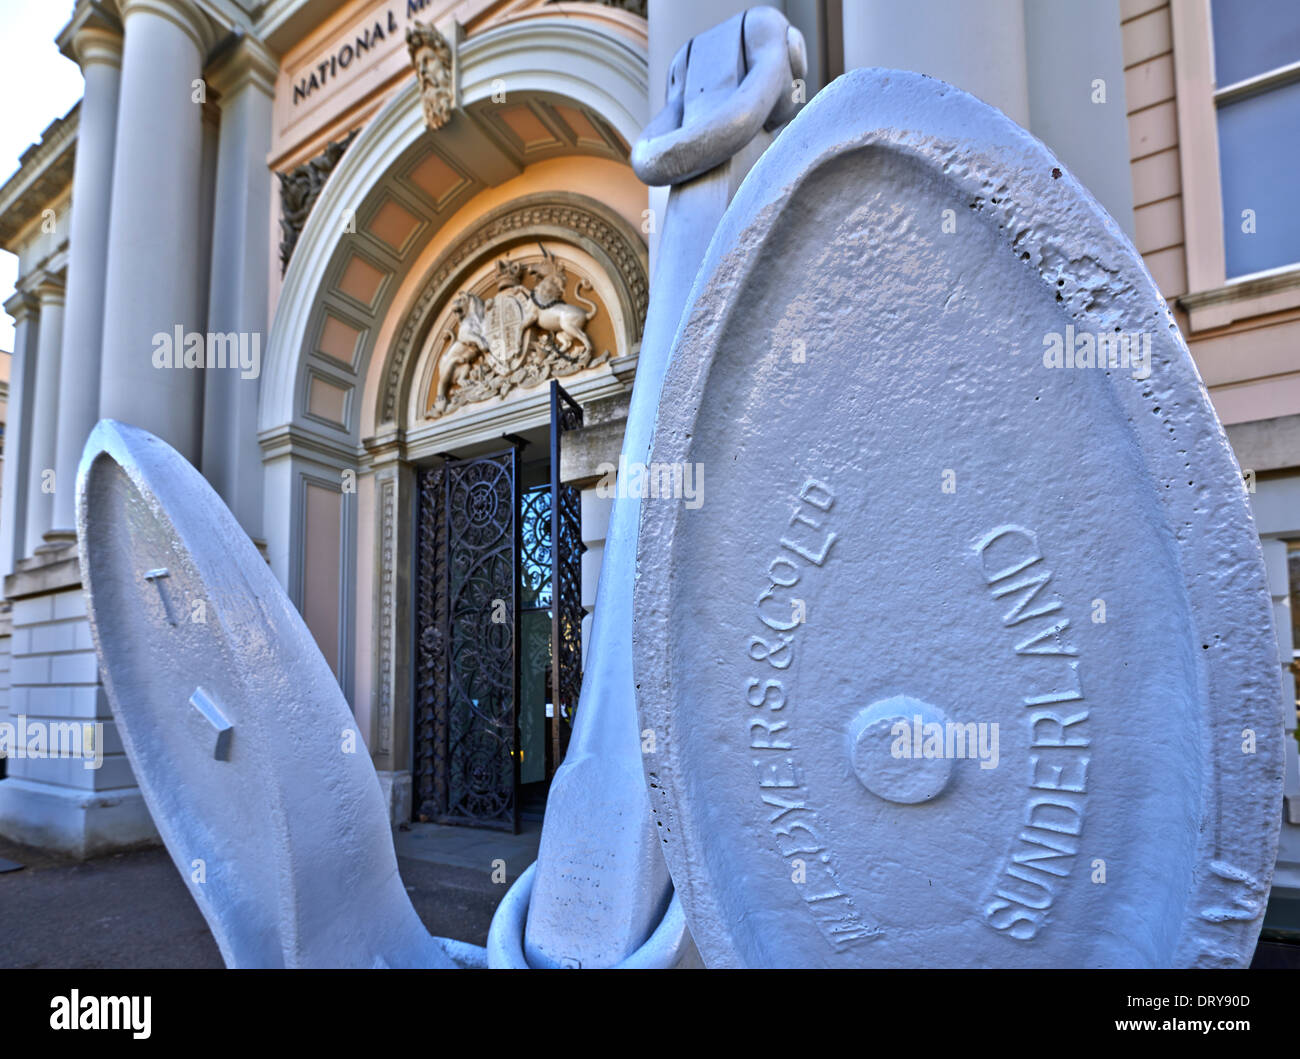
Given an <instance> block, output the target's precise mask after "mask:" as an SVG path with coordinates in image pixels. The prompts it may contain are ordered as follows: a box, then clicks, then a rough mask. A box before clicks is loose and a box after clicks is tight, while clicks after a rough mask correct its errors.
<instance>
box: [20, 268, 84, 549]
mask: <svg viewBox="0 0 1300 1059" xmlns="http://www.w3.org/2000/svg"><path fill="white" fill-rule="evenodd" d="M36 296H37V297H38V298H39V299H40V302H41V329H40V334H39V335H38V336H37V339H36V380H35V381H36V391H35V393H34V395H33V397H32V423H31V428H30V429H29V430H28V431H27V436H28V437H29V438H30V442H31V454H30V456H29V462H28V467H27V536H26V539H25V541H24V548H23V554H24V555H31V553H32V552H34V551H35V550H36V549H37V548H39V547H40V546H41V545H42V544H44V543H45V531H46V530H48V529H49V528H50V520H51V519H52V518H53V517H54V492H53V491H52V490H59V489H74V488H75V485H76V482H75V479H69V480H67V481H63V480H62V479H60V478H58V476H57V475H55V474H54V471H55V458H56V455H57V451H58V423H59V366H60V364H59V362H60V358H61V357H62V356H63V297H64V294H63V281H62V279H57V278H55V277H52V276H51V277H49V278H47V279H45V280H43V281H42V282H41V283H40V284H39V285H38V286H37V288H36Z"/></svg>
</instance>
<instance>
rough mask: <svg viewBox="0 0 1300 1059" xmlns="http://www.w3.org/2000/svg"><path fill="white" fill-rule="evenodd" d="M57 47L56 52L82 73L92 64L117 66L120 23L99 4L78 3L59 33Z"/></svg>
mask: <svg viewBox="0 0 1300 1059" xmlns="http://www.w3.org/2000/svg"><path fill="white" fill-rule="evenodd" d="M114 41H116V43H114ZM58 45H59V51H60V52H61V53H62V54H63V55H65V56H67V57H68V58H69V59H71V60H72V61H73V62H74V63H76V64H77V65H78V66H80V67H81V68H82V69H85V67H86V66H87V65H89V64H90V63H93V62H106V63H109V64H111V65H113V66H120V65H121V64H122V22H121V20H120V19H119V18H118V17H117V15H116V13H115V12H113V11H112V10H110V9H109V8H108V7H107V6H106V5H105V4H103V3H100V2H99V0H78V3H77V6H76V9H75V10H74V11H73V12H72V18H71V19H69V20H68V24H67V25H66V26H64V27H63V29H62V30H60V31H59V36H58Z"/></svg>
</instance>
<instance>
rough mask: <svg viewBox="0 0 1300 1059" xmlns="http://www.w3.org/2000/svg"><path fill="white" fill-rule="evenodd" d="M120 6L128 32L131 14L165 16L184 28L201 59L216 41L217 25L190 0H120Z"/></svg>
mask: <svg viewBox="0 0 1300 1059" xmlns="http://www.w3.org/2000/svg"><path fill="white" fill-rule="evenodd" d="M121 7H122V24H123V25H124V26H126V27H127V32H128V33H129V32H130V21H131V18H132V16H133V15H137V14H151V15H157V16H158V17H159V18H165V19H167V21H169V22H171V23H172V24H173V25H175V26H177V27H179V28H180V29H182V30H184V31H185V33H186V34H187V35H188V36H189V38H190V39H191V40H192V41H194V45H195V47H197V48H198V49H199V56H200V58H202V59H206V58H207V55H208V52H210V51H211V50H212V48H213V46H214V45H215V44H216V43H217V38H218V30H217V27H216V26H215V25H214V24H213V22H212V20H211V19H209V18H208V16H207V15H205V14H204V13H203V12H202V11H200V10H199V9H198V7H196V6H195V5H194V4H192V3H191V2H190V0H121Z"/></svg>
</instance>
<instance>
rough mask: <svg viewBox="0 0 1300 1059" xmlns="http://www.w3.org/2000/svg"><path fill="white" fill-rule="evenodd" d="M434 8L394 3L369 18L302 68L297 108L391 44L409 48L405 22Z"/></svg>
mask: <svg viewBox="0 0 1300 1059" xmlns="http://www.w3.org/2000/svg"><path fill="white" fill-rule="evenodd" d="M430 6H432V0H406V3H405V4H390V5H389V6H388V7H386V8H383V9H381V10H380V11H378V12H376V13H375V14H374V15H372V16H369V17H368V18H367V19H366V21H365V22H364V23H361V24H360V25H358V26H357V27H356V28H355V29H354V30H352V31H350V32H349V33H348V35H347V36H346V37H345V38H344V39H343V40H342V41H341V42H339V43H336V44H335V45H333V46H332V47H331V48H330V49H329V50H328V51H327V52H326V53H324V54H323V55H320V56H319V57H318V58H317V59H316V60H314V61H313V62H311V63H309V64H307V65H306V66H304V67H303V68H302V72H301V73H300V74H298V76H297V77H296V78H295V80H294V82H293V105H294V106H297V105H298V104H300V103H301V102H303V101H304V100H305V99H307V98H309V97H310V96H312V95H313V94H315V93H316V92H318V91H320V90H321V89H323V88H324V87H325V86H326V85H328V84H331V83H333V82H335V81H337V80H340V79H341V78H343V77H345V76H347V75H350V74H351V73H354V72H355V71H356V70H358V69H360V68H361V67H364V66H366V65H368V64H369V63H370V61H371V60H372V59H373V58H374V57H375V54H376V53H379V52H386V51H388V50H389V42H390V41H396V42H397V43H398V44H399V45H405V38H404V37H403V36H402V35H401V34H402V30H403V29H404V27H403V26H402V22H403V21H407V22H409V21H410V20H412V19H414V18H415V17H416V16H417V15H419V14H422V13H423V12H424V11H425V9H426V8H428V7H430ZM399 12H400V14H399Z"/></svg>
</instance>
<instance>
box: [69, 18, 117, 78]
mask: <svg viewBox="0 0 1300 1059" xmlns="http://www.w3.org/2000/svg"><path fill="white" fill-rule="evenodd" d="M72 50H73V53H74V54H75V55H76V57H77V63H78V64H79V65H80V66H81V68H82V70H85V68H86V67H87V66H91V65H93V64H94V63H102V64H103V65H105V66H112V67H121V65H122V32H121V30H113V29H107V28H105V27H103V26H93V25H89V26H82V27H81V29H79V30H77V32H76V33H75V34H74V35H73V38H72Z"/></svg>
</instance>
